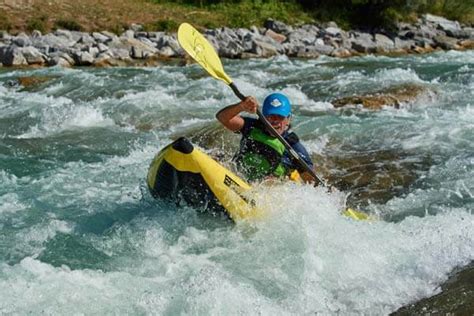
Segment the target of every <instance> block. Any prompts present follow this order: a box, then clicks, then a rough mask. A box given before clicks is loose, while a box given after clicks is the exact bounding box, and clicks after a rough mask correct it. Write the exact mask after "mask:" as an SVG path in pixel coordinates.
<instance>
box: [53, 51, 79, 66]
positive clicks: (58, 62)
mask: <svg viewBox="0 0 474 316" xmlns="http://www.w3.org/2000/svg"><path fill="white" fill-rule="evenodd" d="M48 65H49V66H60V67H71V66H73V65H74V59H73V58H72V57H71V56H69V55H68V54H66V53H62V52H56V53H52V54H51V55H50V56H49V60H48Z"/></svg>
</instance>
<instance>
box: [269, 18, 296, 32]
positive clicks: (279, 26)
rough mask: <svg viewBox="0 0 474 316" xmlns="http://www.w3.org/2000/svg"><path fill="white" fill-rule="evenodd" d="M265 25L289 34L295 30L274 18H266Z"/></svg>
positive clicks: (270, 28)
mask: <svg viewBox="0 0 474 316" xmlns="http://www.w3.org/2000/svg"><path fill="white" fill-rule="evenodd" d="M263 27H264V28H266V29H269V30H272V31H274V32H276V33H280V34H283V35H287V34H289V33H290V32H292V31H293V27H291V26H289V25H286V24H285V23H283V22H280V21H275V20H273V19H268V20H266V21H265V22H264V23H263Z"/></svg>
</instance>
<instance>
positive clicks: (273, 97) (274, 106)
mask: <svg viewBox="0 0 474 316" xmlns="http://www.w3.org/2000/svg"><path fill="white" fill-rule="evenodd" d="M262 112H263V115H264V116H268V115H280V116H283V117H288V116H290V114H291V104H290V100H288V98H287V97H286V96H285V95H284V94H282V93H272V94H270V95H268V96H267V97H266V98H265V100H264V101H263V108H262Z"/></svg>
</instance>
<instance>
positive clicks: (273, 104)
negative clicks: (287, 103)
mask: <svg viewBox="0 0 474 316" xmlns="http://www.w3.org/2000/svg"><path fill="white" fill-rule="evenodd" d="M270 104H271V105H272V106H273V107H276V108H277V107H279V106H282V104H281V102H280V100H278V99H273V100H272V102H270Z"/></svg>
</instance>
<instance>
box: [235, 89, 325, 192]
mask: <svg viewBox="0 0 474 316" xmlns="http://www.w3.org/2000/svg"><path fill="white" fill-rule="evenodd" d="M229 86H230V87H231V88H232V91H234V93H235V95H236V96H237V97H238V98H239V99H240V100H242V101H243V100H244V99H245V96H244V95H243V94H242V93H241V92H240V91H239V89H238V88H237V86H236V85H235V84H234V83H233V82H231V83H230V84H229ZM257 115H258V119H259V120H260V121H261V122H262V123H263V125H265V127H266V128H267V129H268V130H269V131H270V133H271V134H272V136H273V137H276V138H278V140H279V141H280V142H281V143H282V144H283V145H284V146H285V148H286V149H287V150H288V152H289V153H290V155H291V157H292V158H293V159H295V160H296V161H297V162H298V164H299V165H300V166H301V167H302V168H303V169H304V171H307V172H308V173H309V174H310V175H311V176H312V177H313V178H314V180H317V181H319V183H321V184H322V185H323V186H327V185H326V183H325V182H324V181H323V180H322V179H321V178H320V177H318V175H317V174H316V173H315V172H314V170H313V169H312V168H311V167H310V166H308V164H307V163H306V161H304V160H303V159H302V158H301V157H300V155H298V153H297V152H296V151H295V150H294V149H293V147H291V145H290V144H288V142H287V141H286V139H284V138H283V136H281V135H280V134H279V133H278V132H277V131H276V130H275V129H274V128H273V126H272V125H271V124H270V123H269V122H268V120H267V119H266V118H265V116H263V114H262V112H260V109H258V108H257Z"/></svg>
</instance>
